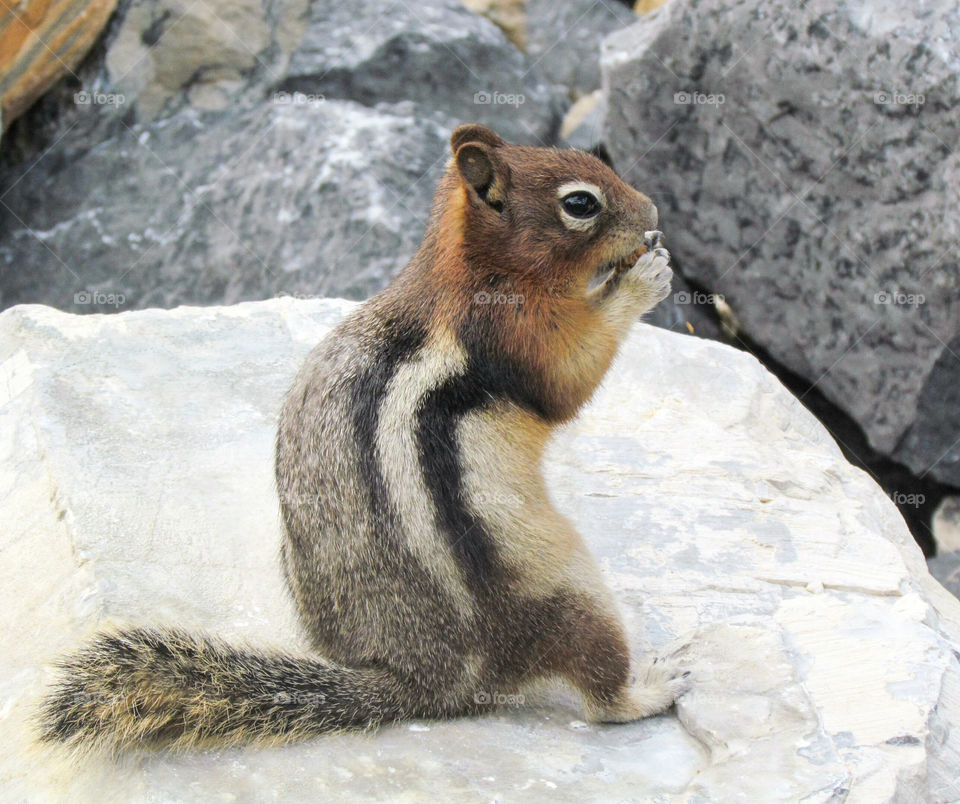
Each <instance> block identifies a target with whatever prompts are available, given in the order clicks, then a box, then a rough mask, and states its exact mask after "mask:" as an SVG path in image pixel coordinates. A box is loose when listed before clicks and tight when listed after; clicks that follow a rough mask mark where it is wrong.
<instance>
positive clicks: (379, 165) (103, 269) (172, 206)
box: [0, 96, 455, 312]
mask: <svg viewBox="0 0 960 804" xmlns="http://www.w3.org/2000/svg"><path fill="white" fill-rule="evenodd" d="M302 100H304V101H305V100H306V99H305V98H303V99H302ZM286 101H287V102H285V103H281V102H275V103H267V104H260V105H257V106H254V107H250V108H246V109H232V110H230V111H229V112H222V113H214V112H208V113H199V112H196V111H194V110H191V109H185V110H183V111H181V112H179V113H177V114H175V115H173V116H171V117H168V118H166V119H164V120H162V121H156V122H154V123H152V124H147V125H143V126H134V127H131V128H126V127H124V128H123V129H122V130H121V132H120V133H119V134H117V135H116V136H114V137H112V138H111V139H109V140H107V141H106V142H103V143H101V144H100V145H98V146H97V147H95V148H93V149H92V150H91V151H89V152H88V153H86V154H85V155H83V156H81V157H78V158H76V159H75V160H73V161H71V162H69V163H68V164H63V163H62V162H61V160H60V159H57V158H48V159H44V160H41V161H40V162H39V163H38V164H37V165H36V166H35V167H34V168H33V169H32V170H31V171H30V173H29V174H28V175H27V176H26V177H25V178H24V180H23V181H20V182H19V183H17V184H15V185H14V186H13V187H12V188H11V189H10V190H9V191H8V192H7V194H6V195H5V196H4V199H3V203H4V205H5V206H6V208H7V209H9V210H11V212H12V214H10V215H7V216H6V217H5V218H3V219H2V220H0V288H2V296H0V299H2V303H3V305H4V306H9V305H11V304H16V303H19V302H24V301H38V300H42V301H45V302H47V303H49V304H53V305H55V306H57V307H60V308H63V309H71V310H76V311H80V312H115V311H116V310H117V309H130V308H142V307H149V306H161V307H169V306H174V305H177V304H210V303H218V302H224V301H226V302H235V301H240V300H246V299H261V298H266V297H269V296H276V295H278V294H290V295H307V296H313V295H330V294H334V295H342V296H350V297H353V298H364V297H366V296H368V295H370V294H371V293H373V292H375V291H377V290H379V289H380V288H382V287H383V286H384V285H385V284H386V283H387V282H388V281H389V278H390V276H391V275H392V274H393V273H395V272H396V271H397V270H399V269H400V268H402V267H403V266H404V265H405V264H406V262H407V260H408V259H409V257H410V256H411V255H412V254H413V252H414V251H415V250H416V248H417V246H418V245H419V242H420V239H421V237H422V235H423V231H424V229H425V226H426V219H427V215H428V212H429V209H430V200H431V197H432V195H433V190H434V186H435V184H436V181H437V180H438V178H439V176H440V175H441V174H442V173H443V170H444V163H445V161H446V159H447V157H448V154H449V145H448V142H447V140H448V137H449V135H450V131H451V130H452V129H453V127H454V126H455V123H454V122H453V121H451V120H449V119H446V118H443V117H440V116H439V115H425V114H424V113H423V110H422V109H417V110H416V111H415V110H414V107H413V106H412V105H410V104H402V105H398V106H393V107H389V108H380V109H369V108H367V107H364V106H361V105H358V104H354V103H349V102H345V101H326V102H324V103H310V102H301V100H299V99H298V96H287V97H286Z"/></svg>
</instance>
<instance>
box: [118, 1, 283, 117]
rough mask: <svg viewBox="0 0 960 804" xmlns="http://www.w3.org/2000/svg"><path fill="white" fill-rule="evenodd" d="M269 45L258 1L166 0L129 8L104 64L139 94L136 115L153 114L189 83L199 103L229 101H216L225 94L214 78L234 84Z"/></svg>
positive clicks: (122, 87) (126, 89)
mask: <svg viewBox="0 0 960 804" xmlns="http://www.w3.org/2000/svg"><path fill="white" fill-rule="evenodd" d="M269 44H270V29H269V26H268V24H267V20H266V17H265V15H264V10H263V7H262V6H261V4H260V2H259V0H231V1H230V2H225V3H220V4H218V5H217V6H216V7H215V8H214V7H213V6H211V5H207V4H206V3H202V2H201V3H192V2H189V0H162V2H160V3H158V4H156V5H135V6H133V7H132V8H130V10H129V11H128V12H127V15H126V17H125V18H124V20H123V24H122V26H121V27H120V30H119V32H118V33H117V37H116V39H115V40H114V42H113V43H112V44H111V46H110V50H109V52H108V53H107V69H108V71H109V74H110V79H111V81H112V82H113V83H114V84H115V85H116V86H117V87H118V89H119V90H120V92H122V93H124V94H125V95H127V96H131V98H133V99H135V100H134V101H133V102H134V103H135V104H136V108H137V112H138V116H139V117H140V118H141V119H147V120H149V119H152V118H154V117H156V116H157V115H158V114H159V113H160V112H161V111H162V109H163V107H164V105H165V104H166V103H167V101H168V100H170V99H171V98H174V97H177V96H179V94H180V92H181V91H182V90H185V89H189V90H190V92H189V96H190V98H191V100H194V99H196V100H197V105H198V106H200V107H201V108H211V106H212V107H213V108H219V107H220V106H222V105H223V103H225V102H228V101H223V102H220V101H218V100H216V98H217V97H218V95H219V94H221V93H218V92H217V91H216V89H215V87H211V85H216V84H220V83H225V84H226V89H227V90H229V89H230V88H235V87H236V86H237V85H239V83H240V81H241V78H242V76H243V74H244V73H245V72H248V71H250V70H252V69H253V68H254V67H255V66H256V65H257V63H258V60H259V54H260V53H261V52H262V51H263V50H264V49H265V48H266V47H267V46H268V45H269ZM204 85H206V86H204ZM198 87H202V88H201V89H198ZM207 90H209V91H207ZM222 94H224V95H225V97H226V96H230V95H231V94H232V93H231V92H229V91H226V92H225V93H222Z"/></svg>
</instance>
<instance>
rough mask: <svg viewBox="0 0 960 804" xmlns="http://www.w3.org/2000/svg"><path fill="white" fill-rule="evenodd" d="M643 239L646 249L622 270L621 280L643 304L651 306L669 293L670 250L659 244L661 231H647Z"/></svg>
mask: <svg viewBox="0 0 960 804" xmlns="http://www.w3.org/2000/svg"><path fill="white" fill-rule="evenodd" d="M644 241H645V242H646V243H647V248H648V251H647V252H646V253H644V254H643V255H642V256H641V257H640V259H638V260H637V261H636V262H635V263H634V264H633V267H632V268H628V269H627V270H626V271H625V272H624V274H623V278H622V280H621V281H623V282H626V283H628V284H629V285H631V286H632V287H633V289H634V290H635V291H636V292H637V293H639V295H640V296H641V297H642V298H643V301H644V302H645V304H646V305H648V307H653V306H654V305H655V304H657V303H658V302H661V301H663V300H664V299H665V298H666V297H667V296H669V295H670V282H671V281H672V280H673V270H672V269H671V268H670V252H669V251H667V250H666V249H665V248H664V247H663V246H661V245H660V242H661V233H660V232H647V234H646V236H645V237H644Z"/></svg>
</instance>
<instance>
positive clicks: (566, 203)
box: [560, 190, 600, 218]
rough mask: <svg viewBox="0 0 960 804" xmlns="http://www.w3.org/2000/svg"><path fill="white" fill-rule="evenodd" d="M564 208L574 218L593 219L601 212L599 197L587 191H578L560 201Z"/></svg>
mask: <svg viewBox="0 0 960 804" xmlns="http://www.w3.org/2000/svg"><path fill="white" fill-rule="evenodd" d="M560 203H561V204H563V208H564V209H565V210H566V211H567V213H568V214H570V215H572V216H573V217H574V218H592V217H593V216H594V215H596V214H597V213H598V212H599V211H600V202H599V201H598V200H597V197H596V196H595V195H593V194H592V193H588V192H587V191H586V190H577V191H576V192H575V193H570V194H569V195H565V196H564V197H563V198H561V199H560Z"/></svg>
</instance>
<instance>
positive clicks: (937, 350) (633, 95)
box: [602, 0, 960, 483]
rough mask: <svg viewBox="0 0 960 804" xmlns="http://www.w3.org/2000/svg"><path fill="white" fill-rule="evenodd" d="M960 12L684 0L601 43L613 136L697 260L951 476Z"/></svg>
mask: <svg viewBox="0 0 960 804" xmlns="http://www.w3.org/2000/svg"><path fill="white" fill-rule="evenodd" d="M958 26H960V13H958V12H957V10H956V7H955V4H951V3H946V2H933V3H930V4H926V5H925V6H924V7H923V8H920V7H916V8H914V7H911V6H902V7H897V8H893V7H889V8H886V9H876V10H874V11H870V12H869V13H868V10H867V7H866V6H864V5H863V4H862V3H854V2H844V1H843V0H841V2H837V0H829V1H828V0H811V1H810V2H806V3H803V4H802V5H800V6H798V5H797V4H795V3H791V2H786V0H761V2H759V3H749V4H745V3H735V2H731V0H674V1H673V2H671V3H668V4H667V5H666V6H664V7H663V8H661V9H659V10H658V11H656V12H653V13H652V14H650V15H648V16H646V17H644V18H643V19H641V21H640V22H638V23H636V24H635V25H633V26H631V27H629V28H627V29H625V30H623V31H619V32H616V33H614V34H612V35H611V36H610V37H609V38H608V39H607V40H606V41H605V43H604V55H603V59H602V63H603V70H604V88H605V93H606V108H607V110H608V112H607V117H606V122H605V125H604V137H603V139H604V142H605V144H606V146H607V147H608V149H609V151H610V153H611V155H612V157H613V159H614V161H615V163H616V164H617V166H618V168H619V169H621V170H622V171H624V172H625V178H626V179H627V180H628V181H630V182H631V183H633V184H635V185H637V186H641V187H645V188H649V192H650V194H651V195H652V196H654V197H656V198H657V199H658V203H659V206H660V210H661V214H662V217H661V228H662V229H663V230H664V231H667V232H669V233H670V247H671V249H672V250H673V251H674V253H675V254H676V255H677V257H678V260H679V262H680V264H681V265H682V267H683V270H684V273H685V275H686V276H687V277H688V278H690V279H692V280H694V282H695V283H696V284H697V285H699V286H701V287H705V288H708V289H709V290H711V291H713V292H716V293H719V294H722V295H723V296H724V297H725V299H726V301H727V303H728V304H729V305H730V306H731V308H732V309H733V311H734V312H735V313H736V315H737V316H738V317H739V319H740V322H741V324H742V327H743V331H744V332H745V333H746V334H747V335H748V336H749V337H750V338H751V339H753V341H755V342H756V343H758V344H760V345H761V346H762V347H763V348H764V349H765V350H767V351H768V353H769V354H770V355H771V357H772V358H774V359H775V360H776V361H778V362H779V363H780V364H782V365H784V366H786V367H787V368H788V369H790V370H791V371H793V372H795V373H796V374H799V375H800V376H802V377H804V378H806V379H807V381H809V383H810V384H811V385H816V387H817V388H819V389H820V390H822V391H823V393H824V394H825V395H826V397H827V398H828V399H829V400H830V401H832V402H833V403H834V404H836V405H838V406H839V407H840V408H842V409H843V410H844V411H846V412H847V413H849V414H850V415H851V416H852V417H853V418H854V419H855V420H856V421H857V423H858V424H859V425H860V426H861V427H862V428H863V430H864V431H865V433H866V435H867V437H868V439H869V441H870V443H871V445H872V446H873V447H874V448H876V449H877V450H878V451H880V452H881V453H883V454H886V455H889V456H893V457H894V458H896V459H897V460H901V461H904V462H906V463H908V464H909V465H910V467H911V468H912V469H913V470H914V471H915V472H917V473H918V474H922V473H925V472H929V473H931V474H932V475H933V476H934V477H936V478H938V479H940V480H943V481H946V482H952V483H960V461H958V456H957V454H956V451H957V449H958V445H957V443H956V442H957V440H958V439H960V431H958V430H960V428H958V421H957V413H956V411H957V406H956V392H955V389H956V388H957V381H956V378H957V377H958V370H957V360H956V355H957V354H960V350H958V348H957V341H956V339H957V336H958V334H960V260H958V253H957V246H956V243H957V242H958V240H960V218H958V217H957V216H956V214H955V209H956V207H957V202H958V200H960V199H958V195H960V192H958V191H960V181H958V179H960V175H958V172H960V166H958V158H957V156H956V154H955V150H956V147H957V145H958V143H960V122H958V121H960V118H958V117H957V114H956V108H957V106H958V105H960V88H958V81H957V76H958V63H957V59H956V55H955V53H953V52H952V51H951V50H950V47H949V46H948V44H946V43H947V42H948V41H949V32H950V31H951V30H956V29H957V28H958ZM950 388H953V389H954V391H950V390H949V389H950Z"/></svg>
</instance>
